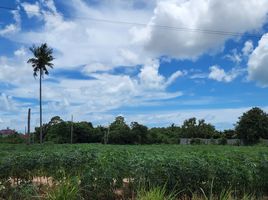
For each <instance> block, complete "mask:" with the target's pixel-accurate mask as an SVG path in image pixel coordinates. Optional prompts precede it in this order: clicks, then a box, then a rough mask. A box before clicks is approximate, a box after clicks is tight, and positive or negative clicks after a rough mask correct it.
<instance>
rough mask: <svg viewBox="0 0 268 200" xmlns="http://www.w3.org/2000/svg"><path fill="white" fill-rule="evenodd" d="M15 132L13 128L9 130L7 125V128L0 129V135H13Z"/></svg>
mask: <svg viewBox="0 0 268 200" xmlns="http://www.w3.org/2000/svg"><path fill="white" fill-rule="evenodd" d="M15 133H16V131H15V130H11V129H9V128H8V127H7V129H3V130H0V137H7V136H10V135H14V134H15Z"/></svg>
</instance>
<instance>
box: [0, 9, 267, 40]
mask: <svg viewBox="0 0 268 200" xmlns="http://www.w3.org/2000/svg"><path fill="white" fill-rule="evenodd" d="M0 9H4V10H12V11H19V9H18V8H14V7H6V6H0ZM27 12H29V13H35V14H42V13H41V12H35V11H27ZM46 14H47V15H54V14H53V13H46ZM72 19H79V20H90V21H95V22H102V23H110V24H122V25H135V26H145V27H146V26H149V27H154V28H159V29H164V30H171V31H183V32H192V33H204V34H211V35H220V36H234V37H242V36H247V37H257V38H259V37H267V36H263V35H262V34H250V33H242V32H232V31H223V30H212V29H201V28H189V27H175V26H167V25H161V24H146V23H138V22H128V21H119V20H110V19H99V18H92V17H74V18H72Z"/></svg>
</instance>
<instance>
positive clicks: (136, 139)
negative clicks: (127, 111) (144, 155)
mask: <svg viewBox="0 0 268 200" xmlns="http://www.w3.org/2000/svg"><path fill="white" fill-rule="evenodd" d="M130 127H131V131H130V133H131V134H130V135H131V138H130V139H131V143H135V144H145V143H146V140H147V134H148V128H147V127H146V126H144V125H142V124H139V123H138V122H131V124H130Z"/></svg>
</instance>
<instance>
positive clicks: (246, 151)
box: [0, 144, 268, 199]
mask: <svg viewBox="0 0 268 200" xmlns="http://www.w3.org/2000/svg"><path fill="white" fill-rule="evenodd" d="M41 176H45V177H53V179H54V180H58V181H60V180H65V178H66V177H78V178H79V180H80V181H79V183H80V184H79V187H81V188H82V190H81V191H82V192H83V194H82V195H83V197H85V198H89V197H90V199H113V196H114V195H115V191H116V190H118V189H120V188H122V187H124V183H123V180H128V181H129V184H128V185H127V189H128V190H126V191H125V193H128V192H129V190H134V191H135V190H136V189H138V187H139V186H141V185H143V186H145V187H146V186H149V185H150V186H155V187H158V186H159V187H162V186H164V185H165V186H166V188H167V190H168V191H173V190H174V189H175V190H176V191H183V193H186V194H189V195H190V194H191V192H200V188H202V190H204V191H205V192H208V191H209V190H211V187H212V186H211V185H212V184H213V193H215V194H219V193H220V192H221V191H222V190H224V189H229V188H233V190H235V191H236V192H238V193H239V192H243V191H251V192H255V193H256V194H259V195H261V194H264V193H267V192H268V191H267V188H268V149H267V147H257V146H256V147H231V146H226V147H224V146H215V145H214V146H203V145H202V146H199V145H198V146H181V145H144V146H129V145H124V146H120V145H101V144H90V145H89V144H84V145H82V144H80V145H66V144H65V145H42V146H41V145H40V146H39V145H31V146H29V145H28V146H27V145H1V144H0V182H1V183H5V185H6V188H8V184H9V183H10V182H9V180H10V177H12V178H13V179H15V180H16V179H17V178H19V179H20V180H24V181H27V180H32V178H33V177H41ZM0 194H1V193H0Z"/></svg>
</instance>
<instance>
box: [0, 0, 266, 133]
mask: <svg viewBox="0 0 268 200" xmlns="http://www.w3.org/2000/svg"><path fill="white" fill-rule="evenodd" d="M0 7H8V8H13V10H9V9H3V8H0V129H4V128H6V127H10V128H11V129H16V130H19V131H22V132H23V131H24V128H25V126H26V124H27V112H28V108H31V110H32V121H31V124H32V130H33V129H34V127H35V126H38V123H39V82H38V79H35V78H34V77H33V70H32V67H31V65H30V64H27V60H28V59H29V58H31V57H32V54H31V52H30V51H29V48H30V47H31V46H32V45H40V44H41V43H47V44H48V46H49V47H51V48H53V50H54V57H55V60H54V61H53V63H54V68H53V69H50V70H49V71H50V74H49V76H45V77H44V79H43V94H42V96H43V121H44V123H46V122H48V121H49V120H50V119H51V118H52V117H53V116H56V115H58V116H61V118H62V119H64V120H70V119H71V115H73V116H74V120H75V121H90V122H92V123H93V124H94V125H108V124H109V123H111V122H112V121H113V120H114V118H115V117H116V116H118V115H121V116H124V117H125V120H126V122H127V123H130V122H132V121H137V122H139V123H142V124H145V125H147V126H149V127H153V126H156V127H162V126H169V125H170V124H172V123H175V124H176V125H181V124H182V123H183V121H184V120H185V119H188V118H190V117H196V118H197V119H205V120H206V121H207V122H209V123H211V124H213V125H214V126H215V127H216V128H217V129H219V130H223V129H229V128H233V127H234V125H235V123H236V122H237V120H238V118H239V116H241V115H242V114H243V113H244V112H245V111H247V110H249V109H250V108H252V107H255V106H258V107H260V108H262V109H263V110H265V111H268V103H267V99H268V92H267V87H268V66H267V64H268V1H267V0H258V1H256V0H247V1H245V0H236V1H233V0H225V1H222V0H113V1H110V0H102V1H98V0H68V1H62V0H1V1H0Z"/></svg>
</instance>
